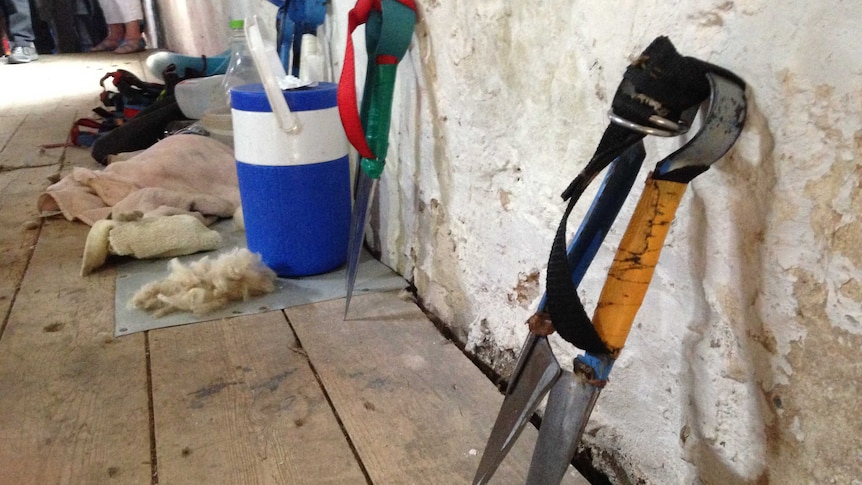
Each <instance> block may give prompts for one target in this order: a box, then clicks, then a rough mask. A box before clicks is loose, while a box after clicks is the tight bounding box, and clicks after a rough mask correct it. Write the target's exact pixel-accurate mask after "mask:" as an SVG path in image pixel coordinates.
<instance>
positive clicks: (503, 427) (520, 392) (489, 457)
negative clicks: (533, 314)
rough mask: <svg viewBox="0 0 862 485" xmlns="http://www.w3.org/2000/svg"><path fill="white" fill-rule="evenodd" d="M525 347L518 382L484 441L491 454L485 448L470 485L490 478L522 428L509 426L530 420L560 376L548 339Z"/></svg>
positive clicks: (537, 340)
mask: <svg viewBox="0 0 862 485" xmlns="http://www.w3.org/2000/svg"><path fill="white" fill-rule="evenodd" d="M531 335H532V334H531ZM527 345H529V348H525V349H524V351H525V352H528V353H529V356H528V357H527V358H526V359H525V361H524V365H523V367H522V368H521V373H520V376H519V378H518V382H516V383H514V386H512V385H511V384H510V386H509V389H507V395H506V399H505V400H503V406H502V407H501V408H500V413H499V414H497V421H496V422H495V423H494V429H493V430H492V431H491V437H490V438H488V443H489V446H490V444H493V445H494V450H493V451H494V452H492V453H489V452H488V451H489V450H488V449H487V448H486V452H485V453H483V454H482V461H480V462H479V469H478V471H477V472H476V476H475V477H474V478H473V485H477V484H482V483H486V482H487V481H488V480H489V479H490V478H491V475H493V473H494V472H495V471H496V470H497V467H498V466H499V465H500V462H502V461H503V458H504V457H505V456H506V454H507V453H508V452H509V450H510V449H511V448H512V445H514V444H515V441H516V440H517V439H518V436H520V434H521V431H522V430H523V429H524V426H523V425H521V426H512V424H513V423H526V422H527V421H529V420H530V416H532V415H533V413H534V412H536V406H538V405H539V403H540V402H541V401H542V397H543V396H544V395H545V394H546V393H547V392H548V389H550V388H551V386H552V385H553V384H554V381H556V380H557V378H558V377H559V375H560V371H561V369H560V364H559V363H558V362H557V359H556V358H555V357H554V353H553V352H552V351H551V346H550V345H549V344H548V339H546V338H545V337H534V338H532V339H531V342H529V341H528V344H527ZM527 345H525V347H526V346H527Z"/></svg>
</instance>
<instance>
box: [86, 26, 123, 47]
mask: <svg viewBox="0 0 862 485" xmlns="http://www.w3.org/2000/svg"><path fill="white" fill-rule="evenodd" d="M124 30H125V28H124V27H123V24H108V35H107V37H105V39H104V40H103V41H102V42H99V43H98V44H97V45H96V47H93V48H92V49H90V52H104V51H112V50H114V49H116V48H117V47H118V46H119V45H120V41H122V40H123V32H124Z"/></svg>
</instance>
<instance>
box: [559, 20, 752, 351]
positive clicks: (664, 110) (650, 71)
mask: <svg viewBox="0 0 862 485" xmlns="http://www.w3.org/2000/svg"><path fill="white" fill-rule="evenodd" d="M710 69H714V70H721V69H720V68H715V67H714V66H711V65H709V64H707V63H705V62H703V61H699V60H697V59H693V58H690V57H683V56H680V55H679V53H678V52H677V51H676V48H674V46H673V44H672V43H671V42H670V40H669V39H668V38H667V37H659V38H657V39H655V40H654V41H653V42H652V43H651V44H650V45H649V47H647V48H646V50H644V52H643V54H641V55H640V56H639V57H638V58H637V59H636V60H635V61H634V62H632V64H631V65H630V66H629V67H628V68H627V69H626V72H625V74H624V76H623V82H622V83H621V84H620V87H619V88H618V89H617V92H616V94H615V95H614V99H613V102H612V108H613V111H614V113H616V114H617V115H618V116H621V117H623V118H625V119H626V120H629V121H631V122H634V123H636V124H639V125H643V126H653V123H652V122H651V121H650V117H651V116H654V115H657V116H660V117H662V118H665V119H668V120H671V121H676V120H679V119H681V115H682V113H683V112H684V111H686V110H688V109H690V108H692V107H695V106H697V105H699V104H700V103H701V102H703V101H704V100H705V99H707V98H708V97H709V89H710V87H709V82H708V80H707V78H706V75H705V73H706V71H707V70H710ZM722 71H723V70H722ZM733 77H734V78H735V76H733ZM643 137H644V135H643V134H642V133H640V132H635V131H632V130H629V129H627V128H624V127H621V126H619V125H616V124H611V125H609V126H608V128H607V129H606V130H605V133H604V135H603V136H602V139H601V141H600V142H599V146H598V148H597V149H596V152H595V154H594V155H593V157H592V159H590V161H589V162H588V163H587V166H586V167H584V169H583V170H582V171H581V173H579V174H578V176H577V177H575V179H574V180H573V181H572V182H571V184H569V186H568V187H567V188H566V190H565V191H564V192H563V194H562V197H563V199H564V200H568V204H567V206H566V210H565V212H564V213H563V219H562V220H561V221H560V225H559V227H558V228H557V233H556V235H555V237H554V243H553V246H552V247H551V254H550V257H549V260H548V275H547V304H546V310H547V312H548V313H549V315H550V318H551V322H552V324H553V326H554V329H555V330H556V331H557V333H559V334H560V336H561V337H562V338H563V339H565V340H566V341H567V342H569V343H571V344H572V345H574V346H576V347H578V348H581V349H583V350H585V351H587V352H589V353H592V354H608V353H610V352H609V350H608V348H607V347H606V346H605V344H604V342H602V340H601V338H600V337H599V335H598V334H597V333H596V330H595V328H594V327H593V325H592V322H591V321H590V317H589V316H588V315H587V313H586V311H585V310H584V306H583V304H582V303H581V300H580V298H579V297H578V293H577V289H576V288H575V285H574V283H573V282H572V278H571V271H570V269H569V265H568V261H567V258H566V233H567V222H568V218H569V215H570V214H571V212H572V209H573V208H574V206H575V203H576V202H577V201H578V199H579V198H580V197H581V195H582V194H583V193H584V190H585V189H586V188H587V186H588V185H589V184H590V183H591V182H592V181H593V179H595V177H596V176H597V175H598V174H599V172H601V171H602V170H603V169H604V168H605V167H607V166H608V164H610V162H612V161H613V160H614V159H616V158H617V157H619V156H620V155H621V154H622V153H623V152H624V151H626V150H627V149H628V148H629V147H631V146H632V145H633V144H635V143H637V142H638V141H640V140H641V139H643Z"/></svg>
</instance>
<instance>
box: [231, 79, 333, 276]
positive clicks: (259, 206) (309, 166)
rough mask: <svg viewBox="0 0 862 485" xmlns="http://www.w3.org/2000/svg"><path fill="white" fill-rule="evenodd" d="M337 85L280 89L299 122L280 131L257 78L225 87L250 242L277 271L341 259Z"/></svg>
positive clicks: (303, 270)
mask: <svg viewBox="0 0 862 485" xmlns="http://www.w3.org/2000/svg"><path fill="white" fill-rule="evenodd" d="M336 90H337V85H335V84H333V83H320V84H319V85H318V86H316V87H312V88H301V89H294V90H288V91H284V97H285V99H286V100H287V104H288V106H289V107H290V110H291V111H292V112H293V113H294V115H295V116H296V118H297V123H298V125H299V128H298V129H297V130H295V131H293V132H291V133H285V132H284V131H282V130H281V129H280V127H279V125H278V122H277V121H276V119H275V116H274V115H273V113H272V108H271V107H270V105H269V101H268V100H267V98H266V93H265V92H264V90H263V86H262V85H260V84H249V85H246V86H238V87H235V88H233V89H231V107H232V111H231V116H232V118H233V137H234V153H235V154H236V160H237V162H236V167H237V176H238V178H239V190H240V198H241V199H242V207H243V216H244V219H245V232H246V240H247V242H248V248H249V250H251V251H253V252H257V253H260V254H261V256H262V258H263V261H264V263H266V264H267V266H269V267H270V268H272V269H273V270H274V271H275V272H276V274H278V275H279V276H283V277H297V276H309V275H314V274H320V273H325V272H327V271H331V270H333V269H335V268H337V267H339V266H341V265H342V264H344V262H345V260H346V258H347V240H348V234H349V231H350V165H349V163H348V157H347V153H348V144H347V137H346V136H345V134H344V128H343V127H342V125H341V120H340V118H339V116H338V108H337V101H336Z"/></svg>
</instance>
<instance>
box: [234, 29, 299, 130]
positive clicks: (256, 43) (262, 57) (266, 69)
mask: <svg viewBox="0 0 862 485" xmlns="http://www.w3.org/2000/svg"><path fill="white" fill-rule="evenodd" d="M245 36H246V38H247V39H248V47H249V49H250V50H251V57H252V58H253V59H254V64H255V66H257V72H258V73H259V74H260V79H261V81H262V82H263V89H264V91H266V97H267V99H269V105H270V106H272V112H273V114H274V115H275V118H276V120H278V125H279V126H280V127H281V129H282V130H283V131H284V132H286V133H290V132H292V131H294V130H296V129H297V128H298V126H297V123H296V117H295V116H294V115H293V113H291V111H290V107H288V106H287V101H286V100H285V99H284V93H282V91H281V87H280V86H279V82H278V80H279V79H284V78H285V77H287V74H286V73H285V72H284V66H282V65H281V61H280V60H279V58H278V54H276V52H275V49H274V48H271V47H269V48H268V47H267V46H266V45H265V44H264V42H263V36H262V35H261V33H260V27H259V26H258V23H257V15H253V16H251V17H250V18H248V19H246V20H245Z"/></svg>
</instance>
